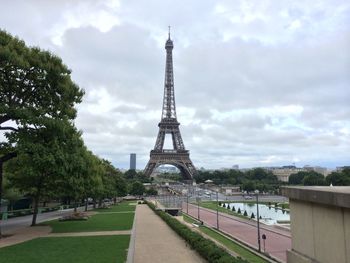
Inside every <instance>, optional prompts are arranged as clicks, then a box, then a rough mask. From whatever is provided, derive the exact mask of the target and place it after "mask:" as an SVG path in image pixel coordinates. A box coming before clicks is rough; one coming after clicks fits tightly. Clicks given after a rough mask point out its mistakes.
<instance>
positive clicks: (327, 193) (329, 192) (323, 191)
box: [282, 186, 350, 208]
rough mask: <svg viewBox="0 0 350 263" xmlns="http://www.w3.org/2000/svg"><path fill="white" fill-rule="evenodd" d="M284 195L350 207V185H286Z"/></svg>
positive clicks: (283, 188)
mask: <svg viewBox="0 0 350 263" xmlns="http://www.w3.org/2000/svg"><path fill="white" fill-rule="evenodd" d="M282 195H284V196H287V197H289V198H290V199H295V200H300V201H307V202H312V203H318V204H324V205H330V206H337V207H345V208H350V186H286V187H282Z"/></svg>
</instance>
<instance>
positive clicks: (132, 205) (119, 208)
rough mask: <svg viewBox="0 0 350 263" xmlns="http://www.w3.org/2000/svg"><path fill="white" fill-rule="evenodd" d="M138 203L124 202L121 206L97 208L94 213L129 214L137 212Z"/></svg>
mask: <svg viewBox="0 0 350 263" xmlns="http://www.w3.org/2000/svg"><path fill="white" fill-rule="evenodd" d="M136 202H137V201H123V202H121V203H119V204H116V205H113V206H111V208H96V209H94V210H93V211H97V212H127V211H135V209H136Z"/></svg>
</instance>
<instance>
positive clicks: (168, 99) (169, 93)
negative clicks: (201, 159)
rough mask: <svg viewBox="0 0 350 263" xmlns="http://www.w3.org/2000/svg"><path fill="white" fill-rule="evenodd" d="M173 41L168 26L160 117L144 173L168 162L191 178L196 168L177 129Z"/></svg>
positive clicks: (185, 177)
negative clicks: (168, 144)
mask: <svg viewBox="0 0 350 263" xmlns="http://www.w3.org/2000/svg"><path fill="white" fill-rule="evenodd" d="M173 48H174V45H173V41H172V40H171V39H170V27H169V36H168V40H167V41H166V43H165V50H166V64H165V81H164V98H163V110H162V119H161V121H160V123H159V124H158V127H159V132H158V136H157V140H156V144H155V146H154V149H153V150H151V153H150V160H149V161H148V163H147V165H146V168H145V170H144V173H145V175H146V176H150V175H151V174H152V172H153V170H154V169H155V168H156V167H158V166H160V165H162V164H170V165H173V166H175V167H177V168H178V169H179V170H180V172H181V174H182V176H183V177H184V179H186V180H192V176H193V174H195V173H196V169H195V167H194V165H193V163H192V161H191V159H190V153H189V151H188V150H186V149H185V145H184V143H183V141H182V138H181V133H180V129H179V125H180V123H179V122H178V121H177V118H176V107H175V92H174V71H173V54H172V51H173ZM166 134H171V138H172V142H173V149H171V150H168V149H163V147H164V140H165V135H166Z"/></svg>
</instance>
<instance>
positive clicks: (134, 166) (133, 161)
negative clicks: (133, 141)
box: [130, 153, 136, 170]
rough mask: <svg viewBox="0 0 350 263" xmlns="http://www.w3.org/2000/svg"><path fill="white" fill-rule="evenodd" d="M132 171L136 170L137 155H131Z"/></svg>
mask: <svg viewBox="0 0 350 263" xmlns="http://www.w3.org/2000/svg"><path fill="white" fill-rule="evenodd" d="M130 170H136V153H130Z"/></svg>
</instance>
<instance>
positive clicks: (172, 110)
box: [162, 26, 177, 122]
mask: <svg viewBox="0 0 350 263" xmlns="http://www.w3.org/2000/svg"><path fill="white" fill-rule="evenodd" d="M173 48H174V44H173V41H172V40H171V38H170V26H169V33H168V39H167V41H166V42H165V49H166V63H165V80H164V97H163V110H162V121H173V122H174V121H175V122H177V120H176V106H175V92H174V70H173V54H172V51H173Z"/></svg>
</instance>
